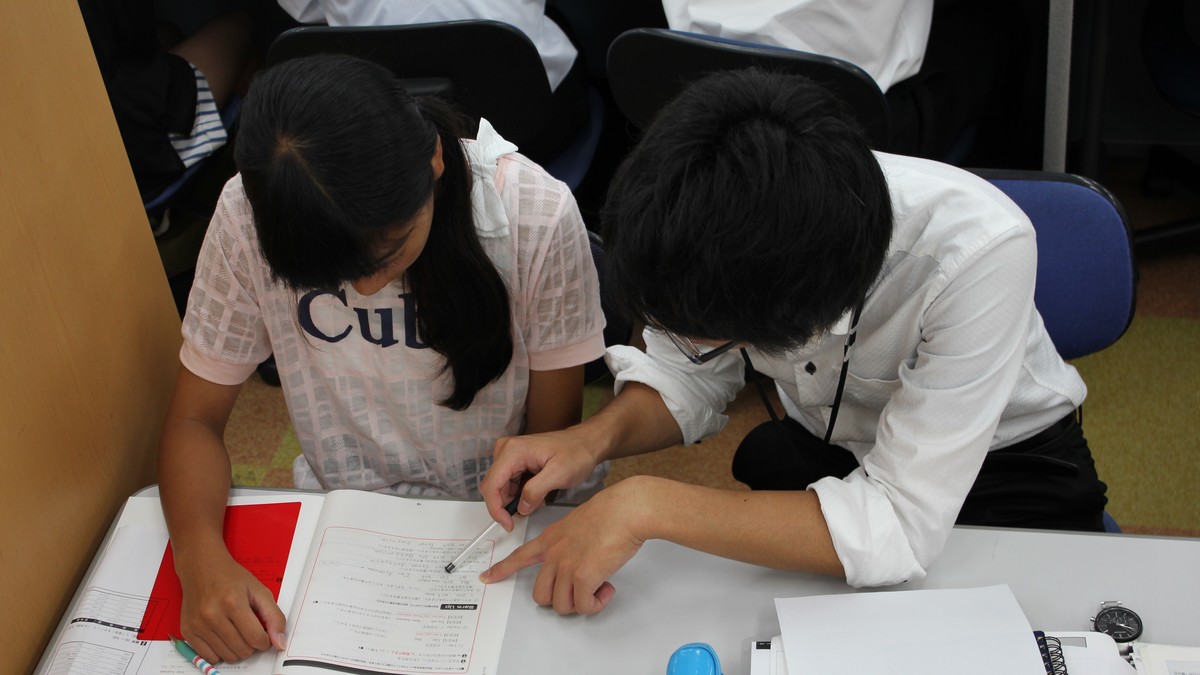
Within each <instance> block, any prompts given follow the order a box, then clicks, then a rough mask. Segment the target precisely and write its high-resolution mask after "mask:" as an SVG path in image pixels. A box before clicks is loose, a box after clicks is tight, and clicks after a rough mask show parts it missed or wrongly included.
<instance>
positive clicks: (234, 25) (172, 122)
mask: <svg viewBox="0 0 1200 675" xmlns="http://www.w3.org/2000/svg"><path fill="white" fill-rule="evenodd" d="M79 9H80V12H81V13H82V15H83V20H84V25H85V26H86V27H87V31H88V37H89V39H90V40H91V43H92V51H93V52H94V53H95V56H96V63H97V65H98V66H99V68H100V76H101V78H102V79H103V80H104V86H105V89H106V90H107V92H108V98H109V102H110V103H111V104H112V109H113V115H114V117H115V118H116V121H117V127H118V129H119V130H120V132H121V140H122V142H123V143H124V145H125V152H126V154H127V155H128V156H129V163H130V166H131V168H132V169H133V177H134V180H135V181H136V182H137V186H138V192H139V193H140V194H141V197H142V201H143V202H147V201H150V200H151V199H153V198H154V197H156V196H157V195H158V194H159V193H161V192H162V191H163V190H164V189H165V188H166V187H167V186H168V185H170V184H171V183H173V182H174V181H176V180H178V179H179V177H180V176H181V175H183V172H184V170H186V169H187V168H188V167H190V166H192V165H194V164H196V163H197V162H199V161H201V160H203V159H204V158H205V157H208V156H209V155H211V154H212V153H214V152H216V150H217V149H219V148H220V147H222V146H223V145H225V143H226V141H227V133H226V130H225V127H224V126H223V125H222V123H221V118H220V113H219V111H220V110H221V109H222V108H223V107H224V106H225V104H226V102H227V101H228V100H229V98H230V96H231V95H232V94H233V93H234V89H235V87H236V85H237V84H238V81H239V80H240V79H241V77H242V75H243V73H244V70H245V68H246V67H247V65H248V64H249V62H250V60H251V55H252V33H253V29H252V25H253V24H252V21H251V18H250V15H249V14H248V13H247V12H244V11H240V10H237V9H231V10H229V11H219V10H218V9H217V8H210V9H211V11H210V14H211V16H207V17H206V20H205V21H203V22H202V24H201V25H199V26H198V27H196V29H195V30H194V31H192V32H189V33H187V34H184V35H174V36H172V37H171V38H170V39H165V36H167V35H168V34H170V33H172V32H173V31H168V30H164V26H165V25H166V24H165V22H163V21H160V19H159V16H158V14H157V13H156V11H155V6H154V2H153V0H79ZM197 11H198V12H203V11H204V10H203V9H198V10H197Z"/></svg>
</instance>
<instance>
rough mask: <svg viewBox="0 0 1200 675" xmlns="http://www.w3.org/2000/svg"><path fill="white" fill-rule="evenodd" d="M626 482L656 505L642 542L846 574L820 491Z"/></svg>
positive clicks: (642, 526)
mask: <svg viewBox="0 0 1200 675" xmlns="http://www.w3.org/2000/svg"><path fill="white" fill-rule="evenodd" d="M626 480H627V481H635V483H634V484H632V485H630V486H629V487H630V488H634V489H637V490H639V491H641V492H642V495H643V496H645V497H646V498H647V500H648V503H649V504H651V505H652V506H651V507H650V508H648V509H646V511H647V513H646V514H645V515H644V517H642V518H641V519H640V520H639V522H637V523H635V524H633V528H634V530H635V532H636V534H638V536H639V538H641V539H663V540H666V541H671V542H674V543H676V544H679V545H681V546H686V547H688V548H692V549H696V550H699V551H704V552H706V553H711V554H713V555H718V556H721V557H724V558H730V559H733V560H740V561H742V562H747V563H752V564H755V565H762V566H764V567H771V568H775V569H787V570H797V571H804V572H811V573H815V574H824V575H828V576H836V577H844V576H845V571H844V570H843V568H842V564H841V561H840V560H839V559H838V557H837V552H836V550H835V549H834V547H833V539H832V537H831V536H830V533H829V526H828V524H827V523H826V522H825V518H824V515H823V514H822V512H821V505H820V501H819V499H818V497H817V494H816V493H815V492H812V491H809V490H797V491H765V490H764V491H741V490H719V489H715V488H709V487H702V486H698V485H690V484H687V483H681V482H678V481H672V480H668V479H664V478H657V477H651V476H640V477H636V478H631V479H626ZM622 482H625V481H622ZM618 485H619V484H618Z"/></svg>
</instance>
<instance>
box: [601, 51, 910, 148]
mask: <svg viewBox="0 0 1200 675" xmlns="http://www.w3.org/2000/svg"><path fill="white" fill-rule="evenodd" d="M750 66H758V67H761V68H765V69H768V70H775V71H782V72H788V73H794V74H797V75H804V76H807V77H809V78H811V79H813V80H815V81H816V82H818V83H820V84H821V85H823V86H825V87H826V88H827V89H829V90H830V91H831V92H832V93H833V94H834V95H836V96H838V97H839V98H840V99H841V100H842V101H843V102H844V103H845V104H846V106H847V107H848V108H849V110H850V111H851V113H852V114H853V115H854V117H855V119H857V120H858V122H859V124H861V125H862V126H863V128H864V130H865V131H866V133H867V137H868V138H869V139H870V141H871V147H873V148H875V149H876V150H887V148H888V137H889V134H890V117H889V113H888V104H887V101H886V100H885V99H884V97H883V92H882V91H880V89H879V85H877V84H876V83H875V80H874V79H872V78H871V76H870V75H868V74H867V73H866V71H864V70H863V69H862V68H859V67H858V66H856V65H854V64H852V63H850V62H849V61H843V60H842V59H837V58H833V57H829V56H822V55H819V54H812V53H809V52H802V51H797V50H794V49H785V48H782V47H773V46H769V45H762V44H755V43H749V42H742V41H738V40H729V39H725V38H719V37H712V36H708V35H698V34H695V33H686V32H683V31H675V30H669V29H666V28H635V29H633V30H630V31H626V32H624V33H622V34H621V35H619V36H618V37H617V39H616V40H614V41H613V43H612V46H610V47H609V50H608V78H609V85H610V87H611V89H612V93H613V97H614V99H615V100H616V102H617V106H618V107H619V108H620V110H621V112H622V113H624V115H625V116H626V117H627V118H628V119H629V120H630V121H631V122H632V123H633V124H635V125H637V126H638V127H639V128H642V129H644V128H646V126H647V125H649V123H650V120H651V119H652V118H653V117H654V115H655V113H657V112H658V110H659V108H661V107H662V106H663V105H664V104H665V103H666V102H667V101H670V100H671V99H672V98H674V97H675V96H676V95H677V94H679V92H680V91H682V90H683V88H684V87H685V86H686V85H687V84H688V83H690V82H692V81H693V80H696V79H698V78H700V77H701V76H703V75H705V74H708V73H711V72H713V71H718V70H736V69H739V68H747V67H750Z"/></svg>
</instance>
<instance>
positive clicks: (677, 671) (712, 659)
mask: <svg viewBox="0 0 1200 675" xmlns="http://www.w3.org/2000/svg"><path fill="white" fill-rule="evenodd" d="M667 675H721V659H719V658H717V651H716V650H715V649H713V648H712V645H710V644H708V643H707V642H689V643H687V644H686V645H684V646H682V647H680V648H679V649H676V650H675V653H674V654H671V659H670V660H669V661H667Z"/></svg>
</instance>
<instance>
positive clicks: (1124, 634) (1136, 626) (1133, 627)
mask: <svg viewBox="0 0 1200 675" xmlns="http://www.w3.org/2000/svg"><path fill="white" fill-rule="evenodd" d="M1094 625H1095V628H1096V630H1097V631H1098V632H1100V633H1104V634H1105V635H1107V636H1109V637H1111V638H1112V639H1113V640H1116V641H1117V642H1130V641H1132V640H1136V639H1137V638H1138V636H1139V635H1141V634H1142V618H1141V617H1140V616H1138V615H1137V614H1136V613H1134V612H1133V610H1129V609H1125V608H1124V607H1107V608H1105V609H1102V610H1100V613H1099V614H1097V615H1096V620H1095V622H1094Z"/></svg>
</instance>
